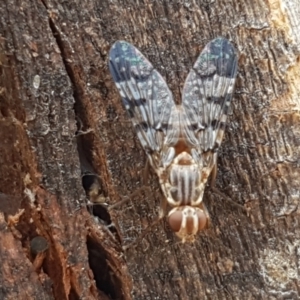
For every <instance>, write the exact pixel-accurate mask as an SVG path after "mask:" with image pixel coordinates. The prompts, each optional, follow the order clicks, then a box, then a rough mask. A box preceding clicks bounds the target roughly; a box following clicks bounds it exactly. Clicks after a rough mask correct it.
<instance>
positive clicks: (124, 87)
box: [109, 41, 178, 155]
mask: <svg viewBox="0 0 300 300" xmlns="http://www.w3.org/2000/svg"><path fill="white" fill-rule="evenodd" d="M109 70H110V72H111V74H112V76H113V79H114V82H115V83H116V86H117V88H118V90H119V92H120V94H121V97H122V101H123V104H124V106H125V108H126V110H127V111H128V113H129V116H130V118H131V120H132V123H133V125H134V127H135V129H136V132H137V135H138V138H139V140H140V142H141V144H142V146H143V148H144V149H145V150H146V152H147V154H148V155H149V154H152V153H153V152H159V151H160V150H161V149H162V147H163V145H166V144H171V143H174V142H175V140H176V138H177V136H178V133H177V130H176V128H174V127H172V123H171V122H172V118H173V117H172V116H174V115H176V114H177V108H176V105H175V103H174V100H173V96H172V94H171V92H170V90H169V88H168V86H167V84H166V82H165V81H164V79H163V78H162V76H161V75H160V74H159V73H158V72H157V71H156V70H155V69H154V68H153V66H152V64H151V63H150V62H149V61H148V60H147V59H146V58H145V57H144V56H143V54H142V53H141V52H140V51H139V50H138V49H136V48H135V47H134V46H133V45H131V44H129V43H127V42H125V41H117V42H116V43H115V44H114V45H113V46H112V48H111V50H110V53H109Z"/></svg>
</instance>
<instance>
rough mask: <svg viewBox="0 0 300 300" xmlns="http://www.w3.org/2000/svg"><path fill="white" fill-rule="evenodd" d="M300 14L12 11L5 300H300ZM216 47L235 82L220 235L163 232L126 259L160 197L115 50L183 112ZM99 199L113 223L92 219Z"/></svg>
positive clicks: (2, 169) (4, 192) (160, 5)
mask: <svg viewBox="0 0 300 300" xmlns="http://www.w3.org/2000/svg"><path fill="white" fill-rule="evenodd" d="M299 15H300V1H299V0H292V1H288V0H282V1H278V0H277V1H276V0H275V1H270V0H268V1H260V0H253V1H243V0H241V1H233V0H232V1H225V0H216V1H161V0H159V1H150V0H145V1H134V0H126V1H117V0H112V1H108V0H103V1H86V0H85V1H72V2H71V1H55V0H49V1H48V0H42V1H29V0H25V1H21V2H20V1H14V0H7V1H2V2H1V3H0V16H1V17H0V22H1V23H0V34H1V35H0V224H1V225H0V228H1V230H0V263H1V266H2V268H1V272H0V286H1V289H0V299H59V300H61V299H299V297H300V288H299V286H300V280H299V273H300V269H299V268H300V267H299V266H300V242H299V241H300V229H299V221H300V220H299V212H300V211H299V208H298V202H299V200H300V193H299V190H300V180H299V178H300V168H299V163H300V160H299V159H300V147H299V146H300V127H299V122H300V115H299V109H300V101H299V97H300V64H299V54H300V46H299V45H300V34H299V32H300V23H299V21H298V18H299ZM217 36H224V37H226V38H228V39H230V40H231V41H232V42H233V44H234V45H235V46H236V48H237V50H238V52H239V67H238V78H237V84H236V91H235V94H234V98H233V100H232V114H231V115H230V117H229V120H228V125H227V129H226V134H225V138H224V141H223V143H222V145H221V149H220V152H219V159H218V174H217V180H216V187H215V188H211V187H210V186H209V185H208V186H207V188H206V191H205V195H204V202H205V204H206V205H207V207H208V211H209V213H210V216H211V219H212V222H211V223H212V224H211V226H210V227H209V228H208V229H207V230H206V231H204V232H202V233H201V234H200V235H199V236H198V238H197V240H196V242H195V243H194V244H181V243H180V242H179V241H178V239H177V238H176V236H175V235H174V234H173V233H172V232H171V230H170V228H169V227H168V225H167V224H166V223H165V222H164V221H163V222H160V223H159V224H158V225H156V226H153V227H151V230H150V232H149V233H148V234H147V235H145V237H143V238H142V239H138V240H137V243H136V245H135V246H132V247H130V248H129V249H128V250H127V251H126V252H123V250H122V245H127V244H130V243H131V242H134V241H135V240H136V239H137V238H138V237H139V236H140V235H141V234H142V233H143V232H144V231H145V229H146V228H148V226H150V225H151V224H152V223H153V222H154V220H155V219H156V218H157V214H158V205H159V201H160V198H161V197H162V193H161V191H160V189H159V184H158V180H157V178H156V176H154V175H151V176H150V178H149V180H148V183H147V184H148V188H149V189H150V191H151V192H148V191H147V190H142V189H141V188H143V186H144V185H143V182H142V171H143V168H144V165H145V164H146V156H145V153H144V152H143V149H142V148H141V146H140V144H139V142H138V140H137V137H136V135H135V132H134V129H133V128H132V125H131V123H130V120H129V118H128V117H127V115H126V112H125V110H124V109H123V107H122V104H121V101H120V98H119V95H118V93H117V91H116V88H115V86H114V84H113V82H112V79H111V77H110V74H109V71H108V68H107V60H108V51H109V48H110V47H111V45H112V44H113V42H115V41H116V40H126V41H129V42H131V43H132V44H134V45H135V46H136V47H138V48H139V49H140V50H141V51H142V53H143V54H144V55H145V56H146V57H147V58H148V59H149V60H150V61H151V62H152V64H153V65H154V67H155V68H156V69H157V70H158V71H159V72H160V73H161V74H162V75H163V76H164V77H165V79H166V81H167V83H168V85H169V87H170V89H171V90H172V92H173V94H174V98H175V99H176V102H177V103H179V102H180V97H181V90H182V87H183V83H184V80H185V78H186V76H187V74H188V71H189V69H190V68H191V67H192V65H193V63H194V61H195V59H196V58H197V56H198V55H199V53H200V51H201V50H202V49H203V47H204V45H205V44H206V43H207V42H209V41H210V40H211V39H213V38H215V37H217ZM76 118H77V125H76ZM78 124H81V125H80V126H79V125H78ZM78 127H79V128H78ZM78 130H79V131H80V132H83V131H88V132H87V133H85V134H80V135H78V137H76V136H75V134H76V131H78ZM82 173H83V174H84V175H85V176H91V177H83V179H81V174H82ZM91 178H92V181H93V185H92V187H91V186H90V185H89V184H88V180H87V182H85V180H86V179H91ZM83 185H84V187H85V189H86V194H85V191H84V189H83ZM87 185H88V187H87ZM95 194H96V196H95ZM87 196H88V197H89V198H90V200H92V201H98V202H104V201H105V202H107V203H108V208H107V206H106V205H105V204H104V203H102V204H101V205H98V206H95V207H94V209H93V212H94V215H97V218H94V217H93V216H92V215H91V214H89V211H90V210H91V208H90V207H88V206H87V205H86V203H87V199H86V198H87ZM92 197H94V198H93V199H91V198H92ZM126 197H127V198H128V197H129V198H130V201H128V202H127V203H124V204H123V205H120V206H117V207H116V208H115V209H109V207H110V206H111V205H113V204H116V203H119V201H121V200H122V199H125V198H126ZM21 209H23V210H21ZM113 225H114V226H113ZM35 237H43V238H44V239H46V245H45V244H44V242H43V241H44V240H40V241H42V242H41V243H40V244H37V243H34V242H33V239H34V238H35ZM35 241H37V240H35Z"/></svg>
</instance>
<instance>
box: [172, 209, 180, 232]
mask: <svg viewBox="0 0 300 300" xmlns="http://www.w3.org/2000/svg"><path fill="white" fill-rule="evenodd" d="M181 223H182V211H174V212H173V213H172V214H171V215H170V216H169V225H170V227H171V229H172V230H173V231H174V232H178V231H179V230H180V228H181Z"/></svg>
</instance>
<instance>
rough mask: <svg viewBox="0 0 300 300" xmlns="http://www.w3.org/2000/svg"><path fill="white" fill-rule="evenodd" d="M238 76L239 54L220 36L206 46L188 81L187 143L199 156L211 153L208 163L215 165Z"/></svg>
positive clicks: (185, 99)
mask: <svg viewBox="0 0 300 300" xmlns="http://www.w3.org/2000/svg"><path fill="white" fill-rule="evenodd" d="M236 73H237V53H236V51H235V49H234V48H233V46H232V44H231V43H230V42H229V41H228V40H226V39H224V38H220V37H219V38H216V39H214V40H212V41H211V42H210V43H208V44H207V45H206V46H205V48H204V49H203V51H202V53H201V54H200V55H199V57H198V59H197V60H196V62H195V64H194V66H193V69H192V70H191V71H190V73H189V75H188V77H187V79H186V81H185V85H184V88H183V96H182V105H183V107H184V110H185V113H186V116H187V118H186V124H185V132H186V136H187V140H188V142H189V143H190V144H191V145H192V146H193V147H194V148H195V149H197V152H198V155H200V156H201V154H205V153H207V152H210V154H209V153H207V154H209V155H208V157H207V159H206V160H207V163H213V161H212V157H211V155H213V153H214V152H217V150H218V147H219V146H220V144H221V142H222V138H223V134H224V130H225V124H226V118H227V114H228V111H229V107H230V102H231V98H232V94H233V88H234V84H235V79H236ZM214 162H215V161H214ZM203 163H204V166H205V165H206V163H205V162H203Z"/></svg>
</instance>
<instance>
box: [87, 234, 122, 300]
mask: <svg viewBox="0 0 300 300" xmlns="http://www.w3.org/2000/svg"><path fill="white" fill-rule="evenodd" d="M86 244H87V249H88V252H89V265H90V268H91V269H92V271H93V273H94V278H95V281H96V285H97V288H98V289H99V290H100V291H103V292H104V293H105V294H106V295H107V296H108V297H109V299H112V300H117V299H124V298H123V295H122V289H121V287H122V283H121V282H120V280H119V279H118V278H117V277H116V276H115V275H114V270H113V268H112V267H111V265H110V264H109V260H108V257H107V255H106V252H105V249H104V248H102V247H101V245H100V244H99V243H97V242H96V241H94V240H93V239H92V238H91V237H89V236H88V237H87V243H86Z"/></svg>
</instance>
